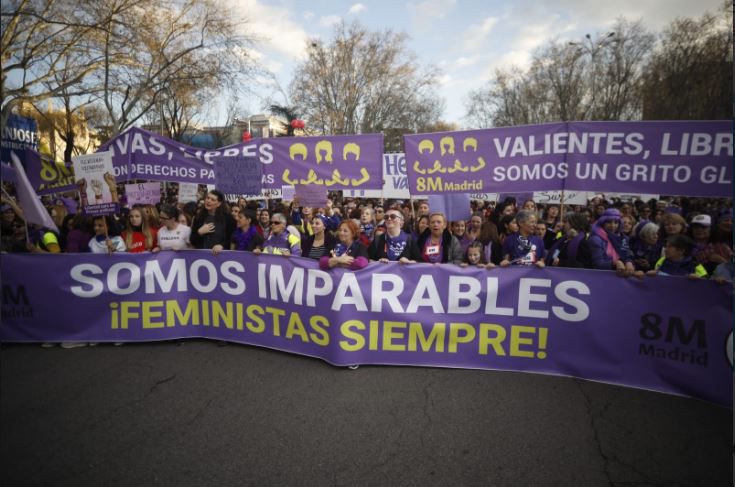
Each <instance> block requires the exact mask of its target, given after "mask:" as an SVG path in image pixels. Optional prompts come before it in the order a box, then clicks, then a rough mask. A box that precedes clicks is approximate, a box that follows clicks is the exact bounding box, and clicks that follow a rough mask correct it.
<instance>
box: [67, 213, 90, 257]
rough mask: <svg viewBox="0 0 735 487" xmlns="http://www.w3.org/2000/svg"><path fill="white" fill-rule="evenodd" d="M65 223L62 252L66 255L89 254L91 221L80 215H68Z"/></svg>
mask: <svg viewBox="0 0 735 487" xmlns="http://www.w3.org/2000/svg"><path fill="white" fill-rule="evenodd" d="M69 216H70V217H71V218H68V219H67V221H66V229H67V233H66V239H65V242H66V243H65V247H64V251H65V252H67V253H79V252H89V240H90V239H91V238H92V235H93V234H92V220H91V219H90V218H89V217H86V216H84V215H82V214H81V212H80V213H77V214H75V215H69Z"/></svg>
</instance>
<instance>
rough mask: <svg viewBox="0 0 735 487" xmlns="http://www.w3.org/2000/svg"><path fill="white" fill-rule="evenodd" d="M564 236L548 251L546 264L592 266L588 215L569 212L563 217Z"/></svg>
mask: <svg viewBox="0 0 735 487" xmlns="http://www.w3.org/2000/svg"><path fill="white" fill-rule="evenodd" d="M562 231H563V233H562V236H561V238H559V239H558V240H556V241H555V242H554V243H553V244H552V246H551V247H550V248H549V251H548V252H547V253H546V265H551V266H554V267H576V268H585V267H590V265H591V260H590V249H589V246H588V244H587V234H588V233H589V231H590V223H589V220H587V217H585V216H584V215H581V214H579V213H575V212H571V211H570V212H568V213H566V214H565V215H564V217H563V218H562Z"/></svg>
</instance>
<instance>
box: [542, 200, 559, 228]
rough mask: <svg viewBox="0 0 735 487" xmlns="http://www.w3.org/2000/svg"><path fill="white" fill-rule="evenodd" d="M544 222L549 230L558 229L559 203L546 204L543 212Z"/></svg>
mask: <svg viewBox="0 0 735 487" xmlns="http://www.w3.org/2000/svg"><path fill="white" fill-rule="evenodd" d="M544 223H546V228H547V229H548V230H550V231H551V232H557V231H558V225H559V205H548V206H547V207H546V211H545V212H544Z"/></svg>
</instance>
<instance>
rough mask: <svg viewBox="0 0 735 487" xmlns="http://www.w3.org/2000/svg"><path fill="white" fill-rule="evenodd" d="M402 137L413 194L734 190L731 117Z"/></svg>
mask: <svg viewBox="0 0 735 487" xmlns="http://www.w3.org/2000/svg"><path fill="white" fill-rule="evenodd" d="M404 141H405V150H406V169H407V174H408V180H409V188H410V191H411V194H412V195H419V194H432V193H442V192H455V193H467V192H469V193H477V192H506V193H507V192H515V191H546V190H561V189H570V190H584V191H613V192H614V191H619V192H628V193H631V192H632V193H647V194H668V195H687V196H708V197H729V196H731V195H732V157H733V132H732V122H731V121H666V122H569V123H554V124H546V125H529V126H523V127H503V128H493V129H485V130H472V131H462V132H442V133H434V134H417V135H406V136H404Z"/></svg>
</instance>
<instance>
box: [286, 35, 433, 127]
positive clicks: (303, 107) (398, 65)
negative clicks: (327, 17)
mask: <svg viewBox="0 0 735 487" xmlns="http://www.w3.org/2000/svg"><path fill="white" fill-rule="evenodd" d="M405 41H406V36H405V35H404V34H396V33H394V32H392V31H390V30H386V31H381V32H370V31H368V30H367V29H365V28H364V27H362V26H360V25H359V24H357V23H353V24H351V25H346V24H344V23H341V24H340V25H338V26H336V27H335V32H334V39H333V40H332V41H331V42H330V43H328V44H325V43H324V42H322V41H319V40H314V41H312V42H311V43H310V45H309V47H308V59H307V60H306V61H304V62H303V63H302V64H301V65H299V66H298V67H297V69H296V73H295V75H294V79H293V80H292V82H291V85H290V88H289V91H290V99H291V101H292V103H293V104H294V105H295V106H296V107H297V109H298V110H299V111H300V112H301V113H303V114H304V118H305V119H307V120H308V123H309V127H310V128H312V129H313V130H316V131H320V132H322V133H331V134H350V133H366V132H380V131H382V130H384V129H386V128H391V127H408V128H410V129H414V130H415V129H416V128H417V127H418V126H419V125H427V124H428V123H431V122H432V121H435V120H436V119H438V117H439V114H440V110H441V108H442V105H441V103H440V102H437V101H435V100H436V96H435V95H434V88H435V86H436V78H437V74H438V71H437V70H436V69H435V68H433V67H428V68H425V69H422V68H421V67H420V66H418V65H417V64H416V63H415V60H414V56H413V55H412V54H411V53H409V52H408V51H407V50H406V47H405ZM417 117H419V118H420V120H419V119H417Z"/></svg>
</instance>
